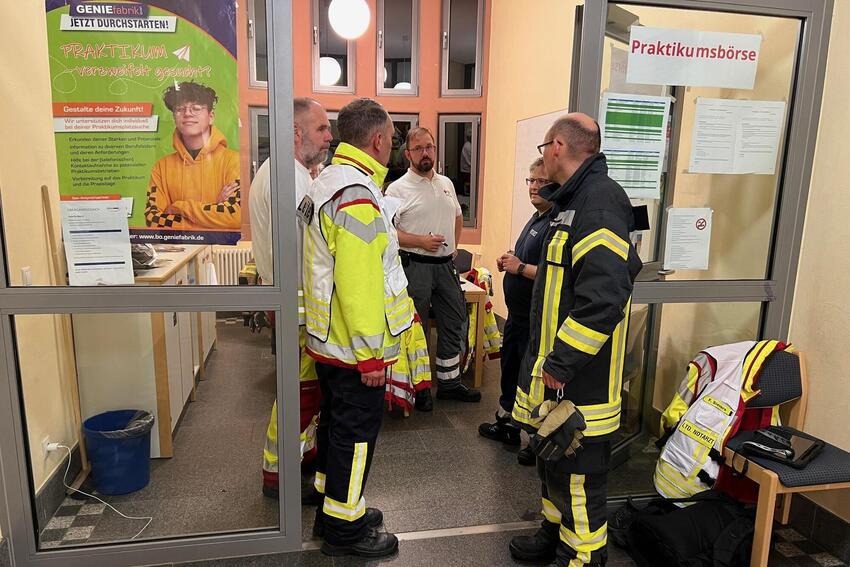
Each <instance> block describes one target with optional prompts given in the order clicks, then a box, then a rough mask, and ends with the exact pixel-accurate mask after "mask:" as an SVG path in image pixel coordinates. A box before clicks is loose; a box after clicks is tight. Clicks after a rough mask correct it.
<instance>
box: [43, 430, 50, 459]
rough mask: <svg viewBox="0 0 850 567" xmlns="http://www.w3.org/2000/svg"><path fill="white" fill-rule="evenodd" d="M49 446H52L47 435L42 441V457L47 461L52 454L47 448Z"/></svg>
mask: <svg viewBox="0 0 850 567" xmlns="http://www.w3.org/2000/svg"><path fill="white" fill-rule="evenodd" d="M49 444H50V436H48V435H45V436H44V439H42V440H41V455H42V457H44V458H45V459H46V458H47V455H49V454H50V450H49V449H48V448H47V446H48V445H49Z"/></svg>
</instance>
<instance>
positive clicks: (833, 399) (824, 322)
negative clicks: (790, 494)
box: [790, 0, 850, 521]
mask: <svg viewBox="0 0 850 567" xmlns="http://www.w3.org/2000/svg"><path fill="white" fill-rule="evenodd" d="M848 53H850V2H846V1H844V0H838V1H837V2H836V3H835V12H834V14H833V20H832V36H831V38H830V50H829V58H828V61H827V70H826V85H825V88H824V94H823V107H822V109H821V121H820V130H819V131H818V141H817V146H816V149H815V162H814V171H813V172H812V183H811V187H810V189H809V204H808V209H807V214H806V224H805V231H804V233H803V247H802V251H801V255H800V267H799V271H798V276H797V289H796V293H795V297H794V307H793V311H792V318H791V332H790V338H791V341H793V342H794V343H795V344H796V345H797V347H798V348H799V349H800V350H802V351H804V352H805V353H806V355H807V357H808V369H809V379H810V387H809V405H808V414H807V418H806V430H807V431H809V432H811V433H813V434H814V435H817V436H819V437H823V438H824V439H826V440H827V441H830V442H832V443H835V444H836V445H838V446H840V447H842V448H843V449H845V450H850V427H847V420H846V416H847V414H848V410H850V379H848V377H850V351H848V348H847V345H848V344H850V303H848V295H847V294H848V291H850V264H848V262H847V252H846V248H845V247H846V246H847V244H846V243H847V242H848V240H850V223H848V221H847V219H848V218H850V145H848V144H847V142H846V140H847V132H848V131H850V114H848V113H847V108H846V106H847V93H848V92H850V74H848V72H847V54H848ZM816 500H818V502H819V503H820V504H821V505H823V506H826V507H827V508H829V509H831V510H832V511H833V512H835V513H837V514H839V515H840V516H842V517H843V518H844V519H845V520H848V521H850V491H847V492H845V493H843V494H841V495H839V496H837V497H836V496H834V495H830V496H829V498H828V499H827V498H816Z"/></svg>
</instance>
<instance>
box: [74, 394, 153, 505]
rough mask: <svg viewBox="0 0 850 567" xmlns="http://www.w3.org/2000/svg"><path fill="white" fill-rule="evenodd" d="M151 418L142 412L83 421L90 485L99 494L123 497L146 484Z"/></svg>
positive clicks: (102, 415) (122, 412)
mask: <svg viewBox="0 0 850 567" xmlns="http://www.w3.org/2000/svg"><path fill="white" fill-rule="evenodd" d="M153 422H154V417H153V415H152V414H151V413H150V412H147V411H143V410H118V411H108V412H105V413H100V414H97V415H95V416H92V417H90V418H88V419H87V420H85V421H84V422H83V434H84V435H85V438H86V449H87V452H88V457H89V461H90V462H91V474H92V482H93V483H94V487H95V489H96V490H97V491H98V492H100V493H101V494H127V493H129V492H134V491H136V490H141V489H142V488H144V487H145V486H147V484H148V481H150V457H151V429H152V428H153Z"/></svg>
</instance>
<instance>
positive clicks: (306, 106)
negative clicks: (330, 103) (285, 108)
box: [292, 96, 321, 125]
mask: <svg viewBox="0 0 850 567" xmlns="http://www.w3.org/2000/svg"><path fill="white" fill-rule="evenodd" d="M314 104H318V105H319V106H321V103H320V102H319V101H318V100H316V99H314V98H310V97H308V96H299V97H296V98H294V99H292V121H293V122H295V124H296V125H298V124H299V122H300V121H301V119H303V118H304V114H306V113H307V112H308V111H309V110H310V106H312V105H314Z"/></svg>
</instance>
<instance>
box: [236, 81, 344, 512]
mask: <svg viewBox="0 0 850 567" xmlns="http://www.w3.org/2000/svg"><path fill="white" fill-rule="evenodd" d="M293 114H294V116H293V118H294V123H295V128H294V146H295V148H294V149H295V152H294V153H295V204H296V205H297V204H298V203H300V202H301V200H302V199H303V198H304V197H305V196H306V195H307V191H308V190H309V189H310V183H311V182H312V177H311V175H310V168H312V167H314V166H316V165H318V164H320V163H322V162H323V161H325V158H327V156H328V148H329V147H330V142H331V139H332V138H333V136H332V135H331V125H330V122H329V121H328V115H327V114H326V113H325V109H324V108H322V105H321V104H319V103H318V102H316V101H315V100H313V99H311V98H306V97H302V98H296V99H295V100H294V101H293ZM248 199H249V202H250V206H251V248H252V249H253V252H254V261H255V262H256V264H257V274H258V275H259V276H260V279H261V282H260V283H262V284H265V285H272V284H273V283H274V271H273V269H272V268H273V262H272V257H273V251H272V227H271V215H272V210H271V159H267V160H266V161H264V162H263V165H262V166H260V169H259V170H258V171H257V175H256V176H255V177H254V181H253V182H252V183H251V194H250V195H249V197H248ZM296 239H297V240H296V250H298V270H299V272H298V289H299V291H298V312H299V325H300V326H301V327H300V331H301V332H300V335H301V338H300V343H301V345H300V346H301V347H302V352H301V363H300V367H301V372H300V384H301V458H302V461H303V462H304V463H307V462H309V461H311V460H312V459H313V457H314V455H315V453H316V451H315V449H314V448H315V445H316V433H315V432H316V423H317V419H318V414H319V405H320V403H321V393H320V390H319V386H318V382H317V377H316V369H315V362H314V361H313V359H312V358H310V357H309V356H308V355H307V354H306V353H305V352H303V346H304V326H303V325H304V315H303V312H304V308H303V300H302V291H301V240H302V231H301V227H299V228H298V231H297V232H296ZM268 317H269V321H270V324H271V327H272V345H274V344H275V342H274V338H275V337H274V313H273V312H271V313H270V315H269V316H268ZM263 494H265V495H266V496H269V497H272V498H277V496H278V455H277V402H275V404H274V405H273V406H272V414H271V418H270V420H269V426H268V429H267V432H266V446H265V449H264V450H263ZM302 499H303V500H305V503H313V502H316V501H318V500H319V495H318V494H317V493H316V492H315V490H314V489H313V488H312V487H310V488H309V489H307V490H306V493H305V494H304V495H303V496H302Z"/></svg>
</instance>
